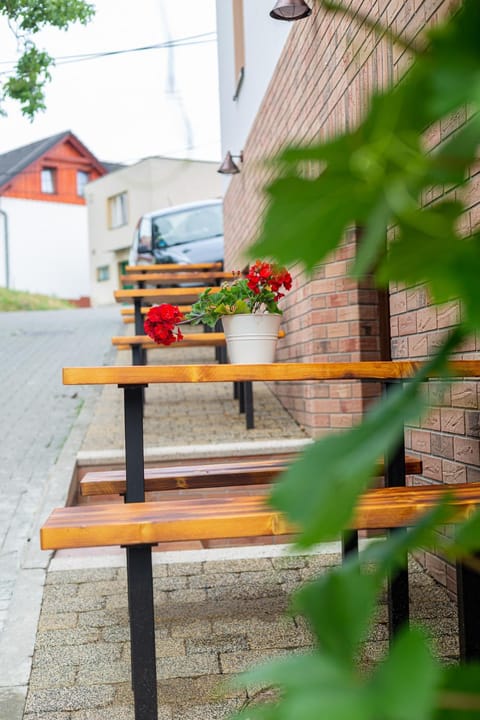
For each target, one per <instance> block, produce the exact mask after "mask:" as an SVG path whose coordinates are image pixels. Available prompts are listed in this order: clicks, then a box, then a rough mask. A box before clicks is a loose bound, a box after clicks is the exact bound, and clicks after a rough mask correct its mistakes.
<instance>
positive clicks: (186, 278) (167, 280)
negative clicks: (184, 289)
mask: <svg viewBox="0 0 480 720" xmlns="http://www.w3.org/2000/svg"><path fill="white" fill-rule="evenodd" d="M236 277H237V276H236V274H235V273H233V272H227V271H225V270H215V271H204V272H202V271H200V270H196V271H195V270H194V271H189V266H188V265H187V266H185V265H184V266H183V270H177V271H176V272H148V273H145V272H137V273H134V272H131V273H127V274H126V275H122V276H121V277H120V280H121V282H122V284H123V285H125V284H130V283H133V282H134V283H137V287H139V288H142V287H145V283H148V284H149V285H167V286H168V287H175V286H176V285H181V284H182V283H197V284H199V285H202V284H203V285H212V286H213V285H219V284H220V281H224V280H234V279H235V278H236Z"/></svg>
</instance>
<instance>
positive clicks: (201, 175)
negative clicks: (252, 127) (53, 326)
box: [85, 157, 222, 305]
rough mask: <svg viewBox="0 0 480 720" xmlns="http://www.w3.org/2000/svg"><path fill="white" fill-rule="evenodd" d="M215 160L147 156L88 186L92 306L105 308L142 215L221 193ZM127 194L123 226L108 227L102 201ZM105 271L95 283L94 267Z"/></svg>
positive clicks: (106, 203) (114, 288)
mask: <svg viewBox="0 0 480 720" xmlns="http://www.w3.org/2000/svg"><path fill="white" fill-rule="evenodd" d="M219 164H220V162H219V161H218V162H205V161H199V160H181V159H180V160H179V159H173V158H161V157H152V158H146V159H144V160H141V161H140V162H138V163H135V165H129V166H127V167H124V168H121V169H120V170H116V171H115V172H112V173H109V174H108V175H104V176H103V177H101V178H99V179H98V180H95V181H94V182H92V183H89V184H88V185H87V187H86V191H85V196H86V200H87V208H88V233H89V246H90V249H89V258H90V296H91V301H92V304H93V305H104V304H109V303H111V302H112V301H113V292H114V290H116V289H118V287H119V273H118V267H119V263H120V262H122V261H124V260H126V259H127V258H128V252H129V250H130V247H131V244H132V240H133V233H134V229H135V226H136V224H137V222H138V220H139V218H140V217H141V216H142V215H143V214H144V213H146V212H150V211H151V210H157V209H160V208H165V207H170V206H172V205H180V204H182V203H187V202H195V201H197V200H209V199H212V198H218V197H221V195H222V182H221V176H220V175H219V174H218V173H217V169H218V166H219ZM123 192H125V193H126V194H127V213H128V218H127V223H126V224H125V225H123V226H121V227H117V228H109V223H108V198H110V197H113V196H114V195H118V194H119V193H123ZM101 267H108V268H109V278H108V279H107V280H103V281H101V282H99V281H98V279H97V271H98V268H101Z"/></svg>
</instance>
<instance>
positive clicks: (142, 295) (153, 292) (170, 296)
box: [113, 286, 219, 305]
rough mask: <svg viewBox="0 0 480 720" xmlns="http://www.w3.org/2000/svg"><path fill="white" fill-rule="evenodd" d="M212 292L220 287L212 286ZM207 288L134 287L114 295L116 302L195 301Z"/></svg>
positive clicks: (176, 302)
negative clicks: (137, 300)
mask: <svg viewBox="0 0 480 720" xmlns="http://www.w3.org/2000/svg"><path fill="white" fill-rule="evenodd" d="M209 289H210V290H211V291H212V294H213V293H215V292H217V291H218V290H219V288H216V287H210V288H209ZM205 290H207V286H202V287H182V288H178V287H175V288H133V289H132V290H115V292H114V293H113V296H114V298H115V300H116V302H133V301H134V300H135V299H140V300H148V301H149V302H158V303H175V304H176V305H178V304H179V301H182V300H183V301H184V302H193V301H195V300H197V299H198V296H199V295H200V294H201V293H202V292H204V291H205Z"/></svg>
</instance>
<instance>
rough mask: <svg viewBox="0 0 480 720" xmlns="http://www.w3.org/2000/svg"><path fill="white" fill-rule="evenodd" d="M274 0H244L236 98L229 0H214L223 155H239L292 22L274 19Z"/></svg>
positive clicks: (231, 19) (231, 14)
mask: <svg viewBox="0 0 480 720" xmlns="http://www.w3.org/2000/svg"><path fill="white" fill-rule="evenodd" d="M274 4H275V0H243V19H244V30H245V32H244V36H245V74H244V78H243V83H242V86H241V89H240V92H239V95H238V99H237V100H233V96H234V94H235V86H236V81H237V78H236V77H235V64H234V43H233V11H232V2H231V0H217V34H218V68H219V91H220V126H221V139H222V151H223V156H224V155H225V153H226V152H227V150H230V152H231V153H232V155H238V154H239V153H240V151H241V150H242V149H243V146H244V143H245V141H246V139H247V137H248V134H249V132H250V128H251V127H252V123H253V121H254V119H255V116H256V114H257V111H258V108H259V106H260V103H261V102H262V99H263V97H264V95H265V91H266V89H267V87H268V84H269V82H270V80H271V78H272V75H273V71H274V69H275V66H276V64H277V62H278V59H279V57H280V54H281V52H282V49H283V47H284V45H285V41H286V39H287V37H288V33H289V32H290V29H291V27H292V23H289V22H284V21H280V20H273V19H272V18H271V17H270V15H269V12H270V10H271V9H272V8H273V6H274Z"/></svg>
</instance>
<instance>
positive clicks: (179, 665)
mask: <svg viewBox="0 0 480 720" xmlns="http://www.w3.org/2000/svg"><path fill="white" fill-rule="evenodd" d="M215 673H220V668H219V665H218V658H217V656H216V655H211V654H208V655H207V654H203V655H194V656H188V655H187V656H185V657H182V658H157V676H158V678H159V679H162V678H163V679H165V678H178V677H198V676H199V675H207V674H215Z"/></svg>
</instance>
